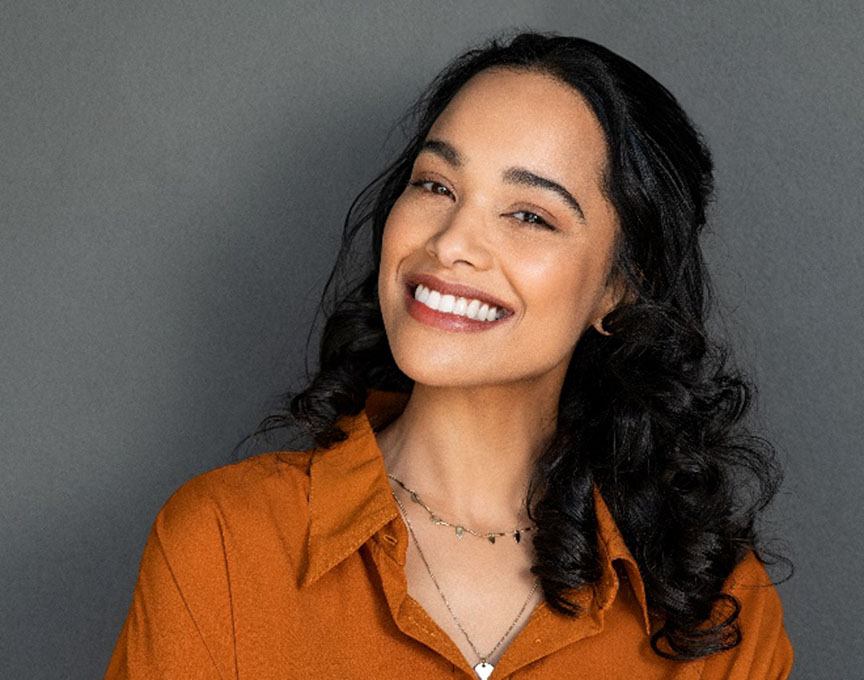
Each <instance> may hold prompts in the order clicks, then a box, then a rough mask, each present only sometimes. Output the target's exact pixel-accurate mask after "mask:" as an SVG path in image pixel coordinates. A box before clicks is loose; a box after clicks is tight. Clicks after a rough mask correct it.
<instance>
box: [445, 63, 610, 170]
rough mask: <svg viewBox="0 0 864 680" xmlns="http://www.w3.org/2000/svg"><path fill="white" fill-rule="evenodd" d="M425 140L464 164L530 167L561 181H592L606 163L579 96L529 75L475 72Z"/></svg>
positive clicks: (597, 130)
mask: <svg viewBox="0 0 864 680" xmlns="http://www.w3.org/2000/svg"><path fill="white" fill-rule="evenodd" d="M428 136H429V137H434V138H441V139H444V140H445V141H448V142H450V143H451V144H453V145H454V146H455V147H456V148H457V149H458V150H459V151H460V152H461V153H462V155H463V156H464V157H465V159H466V162H467V163H471V162H472V161H473V160H476V161H478V162H481V163H483V164H492V165H496V166H498V165H501V166H503V165H510V164H513V163H516V162H518V163H521V164H523V165H524V164H526V163H530V164H531V165H532V166H533V167H536V168H542V169H545V170H547V171H549V172H552V173H554V174H555V175H557V176H558V177H561V178H565V177H572V178H581V179H583V180H584V179H588V178H589V177H593V178H598V177H599V176H600V175H601V174H602V171H603V167H604V165H605V159H606V141H605V138H604V134H603V129H602V128H601V126H600V123H599V121H598V120H597V118H596V116H595V115H594V113H593V112H592V111H591V108H590V106H589V105H588V104H587V102H586V101H585V99H584V97H583V96H582V95H581V94H580V93H579V91H578V90H576V89H574V88H573V87H571V86H570V85H568V84H566V83H563V82H561V81H560V80H558V79H557V78H554V77H553V76H550V75H548V74H543V73H538V72H533V71H524V70H511V69H501V68H495V69H487V70H485V71H481V72H480V73H478V74H477V75H475V76H473V77H472V78H471V79H470V80H469V81H468V82H467V83H466V84H465V85H463V86H462V88H461V89H460V90H459V91H458V92H457V93H456V96H455V97H454V98H453V99H452V100H451V101H450V103H449V104H448V105H447V107H446V108H445V109H444V111H443V112H442V113H441V114H440V115H439V116H438V118H437V119H436V120H435V123H434V124H433V125H432V128H431V130H430V132H429V135H428Z"/></svg>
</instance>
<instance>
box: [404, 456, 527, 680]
mask: <svg viewBox="0 0 864 680" xmlns="http://www.w3.org/2000/svg"><path fill="white" fill-rule="evenodd" d="M387 476H388V477H389V478H390V479H392V480H393V481H394V482H396V483H397V484H399V486H401V487H402V488H403V489H405V491H407V492H408V495H409V496H410V498H411V500H412V501H414V502H415V503H417V504H418V505H420V506H422V507H423V508H424V509H425V510H426V512H428V513H429V518H430V520H431V521H432V523H433V524H436V525H438V526H447V527H452V528H453V529H454V531H455V533H456V538H458V539H461V538H462V537H463V536H464V535H465V534H466V533H468V534H471V535H472V536H477V537H478V538H483V539H485V540H488V541H489V542H490V543H495V538H496V537H500V536H508V535H510V536H513V540H515V541H516V542H517V543H519V542H520V541H521V539H522V533H524V532H526V531H530V530H531V529H533V528H534V527H523V528H521V529H513V530H511V531H491V532H479V531H473V530H472V529H469V528H468V527H466V526H464V525H462V524H452V523H450V522H447V521H445V520H443V519H441V518H440V517H439V516H438V515H437V514H436V513H434V512H433V511H432V510H431V509H430V508H429V506H428V505H426V504H425V503H424V502H423V501H422V500H421V499H420V495H419V494H418V493H417V492H416V491H414V490H413V489H409V488H408V487H407V486H405V484H403V483H402V482H401V481H400V480H398V479H396V477H394V476H393V475H391V474H389V473H388V475H387ZM391 493H392V494H393V498H394V499H395V500H396V504H397V505H398V506H399V510H400V511H401V512H402V517H403V519H404V520H405V524H406V526H407V527H408V533H409V534H410V536H411V538H412V539H413V541H414V545H416V546H417V552H418V554H419V555H420V560H421V561H422V562H423V566H424V567H426V571H427V572H428V573H429V578H431V579H432V583H433V584H434V585H435V589H436V590H437V591H438V594H439V595H440V596H441V599H442V600H443V602H444V606H445V607H447V611H448V612H450V616H451V617H452V618H453V621H454V623H455V624H456V626H457V627H458V628H459V630H460V631H462V635H464V636H465V640H466V641H467V642H468V645H469V646H470V647H471V650H472V651H473V652H474V654H476V655H477V658H478V659H480V661H479V662H478V663H477V664H475V665H474V672H475V673H476V674H477V677H478V678H480V680H487V678H488V677H489V676H490V675H491V674H492V671H493V670H495V666H494V665H493V664H491V663H489V658H490V657H491V656H492V655H493V654H494V653H495V651H496V650H497V649H498V647H500V646H501V643H503V642H504V640H506V639H507V636H508V635H509V634H510V632H511V631H512V630H513V628H514V627H515V626H516V623H517V622H518V621H519V619H520V618H521V617H522V614H523V613H524V612H525V608H526V607H527V606H528V603H529V602H530V601H531V598H532V597H533V596H534V593H535V592H536V591H537V586H538V585H539V583H540V582H539V581H538V580H537V579H536V578H535V579H534V585H533V586H532V587H531V592H530V593H528V597H527V598H526V599H525V602H524V603H523V604H522V607H521V608H520V609H519V613H518V614H516V618H515V619H513V622H512V623H511V624H510V627H509V628H507V630H506V632H505V633H504V635H502V636H501V639H500V640H498V642H497V643H496V644H495V646H494V647H493V648H492V649H491V650H490V651H489V652H488V653H487V654H481V653H480V652H479V651H477V647H476V645H475V644H474V642H473V641H472V640H471V638H470V637H469V635H468V633H467V632H466V630H465V628H464V627H463V626H462V623H461V622H460V621H459V619H458V618H457V616H456V614H455V613H454V612H453V608H452V607H451V606H450V602H449V601H448V600H447V596H446V595H444V591H442V590H441V586H440V585H438V579H437V578H435V574H434V573H433V572H432V568H431V567H430V566H429V562H428V561H427V560H426V555H425V554H424V553H423V549H422V548H421V547H420V543H419V541H418V540H417V535H416V534H415V533H414V527H413V526H412V524H411V520H409V519H408V513H407V512H406V511H405V506H404V505H402V501H401V500H399V496H397V495H396V492H394V491H392V490H391Z"/></svg>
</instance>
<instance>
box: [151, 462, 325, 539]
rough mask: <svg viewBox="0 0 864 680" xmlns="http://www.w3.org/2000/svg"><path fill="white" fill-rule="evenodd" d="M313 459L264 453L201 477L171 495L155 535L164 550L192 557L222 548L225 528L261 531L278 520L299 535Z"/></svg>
mask: <svg viewBox="0 0 864 680" xmlns="http://www.w3.org/2000/svg"><path fill="white" fill-rule="evenodd" d="M311 455H312V453H311V452H305V451H280V452H271V453H265V454H260V455H257V456H253V457H251V458H247V459H245V460H242V461H239V462H236V463H230V464H228V465H224V466H222V467H218V468H215V469H212V470H209V471H207V472H204V473H202V474H199V475H197V476H195V477H193V478H191V479H189V480H188V481H186V482H185V483H183V484H182V485H181V486H180V487H178V488H177V489H176V490H175V491H174V492H173V493H172V494H171V495H170V496H169V497H168V499H167V500H166V501H165V503H164V504H163V505H162V507H161V508H160V510H159V512H158V513H157V515H156V519H155V520H154V523H153V529H152V531H153V533H154V534H155V535H156V537H157V538H158V540H159V542H160V544H161V545H162V547H163V548H164V549H165V551H166V552H173V553H175V554H178V553H179V554H189V553H192V554H193V556H194V554H195V553H199V552H200V551H201V550H206V548H207V547H208V546H209V545H211V544H214V543H216V542H218V543H221V544H223V546H222V547H223V548H224V541H225V532H226V530H228V531H230V533H231V534H232V535H235V536H240V535H242V534H244V533H246V532H248V531H250V530H255V531H261V530H262V529H266V525H267V523H268V522H270V523H272V522H273V521H274V520H275V518H277V517H278V518H283V519H284V520H285V523H284V524H285V526H284V528H285V529H287V530H288V532H289V533H298V534H300V533H302V532H303V531H304V530H305V514H306V507H307V499H308V489H309V475H308V470H309V461H310V458H311ZM292 527H293V528H294V529H295V531H291V529H292Z"/></svg>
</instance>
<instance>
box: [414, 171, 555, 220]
mask: <svg viewBox="0 0 864 680" xmlns="http://www.w3.org/2000/svg"><path fill="white" fill-rule="evenodd" d="M408 184H409V185H410V186H412V187H416V188H418V189H421V190H423V191H428V192H429V193H430V194H433V195H435V196H444V194H442V193H438V192H437V191H434V190H431V189H423V185H425V184H433V185H435V186H437V187H442V188H444V189H447V187H445V186H444V185H443V184H441V183H440V182H436V181H434V180H431V179H418V180H414V181H413V182H409V183H408ZM447 191H448V192H449V191H450V190H449V189H447ZM519 214H523V215H533V216H534V217H536V218H537V219H536V220H535V221H533V222H532V221H529V220H527V219H526V220H519V221H520V222H523V223H524V224H527V225H529V226H531V227H537V228H538V229H546V230H549V231H557V229H556V228H555V227H554V226H553V225H551V224H549V222H547V221H546V220H544V219H543V218H542V217H540V215H538V214H537V213H534V212H531V211H530V210H517V211H516V212H514V213H511V215H519ZM517 219H518V218H517Z"/></svg>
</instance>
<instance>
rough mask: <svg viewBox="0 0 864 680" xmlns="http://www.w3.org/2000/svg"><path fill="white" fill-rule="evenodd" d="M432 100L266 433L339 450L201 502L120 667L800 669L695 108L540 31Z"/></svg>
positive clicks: (217, 485) (199, 493)
mask: <svg viewBox="0 0 864 680" xmlns="http://www.w3.org/2000/svg"><path fill="white" fill-rule="evenodd" d="M415 111H416V113H417V114H418V115H417V117H416V130H415V133H414V135H413V137H411V139H410V141H409V142H408V144H407V146H406V147H405V149H404V151H403V152H402V153H401V154H400V156H399V157H398V158H397V159H396V160H395V162H394V163H393V164H392V165H391V166H390V167H389V168H387V170H386V171H385V172H384V173H383V174H382V175H381V176H379V177H378V178H377V180H376V181H375V182H373V183H372V184H371V185H370V186H369V187H367V189H366V190H365V191H364V193H363V194H362V195H361V197H360V198H361V200H360V201H359V202H355V205H354V206H352V211H351V213H350V214H349V220H348V222H347V229H346V235H345V242H344V246H343V250H342V252H341V253H340V257H339V261H338V262H337V267H336V270H337V271H340V272H341V271H342V270H343V268H345V267H346V266H347V263H348V262H350V261H352V258H351V257H350V251H351V248H352V244H353V243H354V241H355V237H356V236H357V235H358V234H359V233H360V232H361V231H362V230H363V229H364V228H368V229H370V230H371V245H372V249H371V250H372V253H371V255H369V256H367V257H366V258H365V260H363V259H361V260H360V261H361V263H362V265H361V266H365V270H363V271H361V272H360V273H359V275H357V276H356V278H355V279H354V280H353V281H352V282H351V285H350V286H349V289H348V290H347V292H345V293H344V294H338V293H337V295H336V296H335V302H336V304H335V307H334V309H333V310H332V313H330V314H329V316H328V318H327V322H326V325H325V328H324V332H323V338H322V342H321V354H320V365H319V370H318V372H317V374H316V375H315V376H314V378H313V379H312V380H311V382H310V383H309V385H308V386H307V387H306V388H305V389H304V390H302V391H301V392H299V393H296V394H292V393H289V394H288V395H286V406H287V408H286V410H285V412H284V413H280V414H277V415H275V416H273V417H271V418H269V419H267V420H265V421H264V422H263V423H262V425H261V427H260V428H259V433H260V432H266V431H269V430H271V429H273V428H276V427H282V426H285V425H290V424H299V425H302V426H303V428H304V429H305V431H306V432H308V433H309V434H311V436H312V437H313V438H314V443H315V446H314V447H313V448H312V449H311V450H310V451H282V452H275V453H269V454H264V455H260V456H255V457H253V458H251V459H248V460H246V461H243V462H240V463H236V464H233V465H230V466H226V467H223V468H220V469H218V470H214V471H211V472H209V473H207V474H204V475H202V476H200V477H197V478H195V479H193V480H191V481H190V482H187V483H186V484H184V485H183V486H182V487H181V488H180V489H179V490H178V491H177V492H175V494H174V495H173V496H172V497H171V498H170V499H169V500H168V502H167V503H166V504H165V506H164V507H163V508H162V510H161V511H160V513H159V515H158V516H157V518H156V521H155V523H154V526H153V529H152V531H151V534H150V537H149V539H148V543H147V546H146V548H145V551H144V556H143V558H142V562H141V571H140V575H139V580H138V584H137V586H136V589H135V593H134V598H133V603H132V607H131V609H130V612H129V616H128V618H127V621H126V624H125V626H124V628H123V630H122V632H121V636H120V639H119V641H118V643H117V646H116V648H115V651H114V656H113V658H112V660H111V664H110V667H109V670H108V675H107V677H109V678H124V677H136V678H137V677H141V678H144V677H148V678H149V677H172V678H173V677H177V678H198V677H200V678H210V677H213V678H217V677H224V678H227V677H232V678H256V679H257V678H271V677H272V678H318V677H339V678H370V677H371V678H391V677H392V678H396V677H422V678H436V677H445V676H446V677H451V676H453V675H458V676H462V677H465V676H467V677H480V678H486V677H490V676H491V677H493V678H504V677H511V676H515V677H522V678H598V677H608V678H618V677H634V678H640V679H642V678H702V679H703V680H709V679H713V678H741V679H743V678H748V679H750V680H753V679H754V678H785V677H787V676H788V674H789V672H790V668H791V662H792V650H791V646H790V643H789V640H788V637H787V635H786V633H785V630H784V627H783V620H782V607H781V604H780V601H779V599H778V596H777V593H776V590H775V589H774V587H773V585H772V584H771V581H770V580H769V578H768V576H767V573H766V571H765V569H764V567H763V559H762V557H761V555H762V552H763V551H762V550H761V549H760V547H759V541H758V537H757V534H756V531H755V528H754V522H755V520H756V518H757V516H758V513H759V512H760V511H761V510H762V509H763V508H764V507H765V505H766V504H767V503H768V502H769V501H770V499H771V498H772V496H773V495H774V493H775V492H776V489H777V486H778V484H779V476H780V475H779V470H778V469H777V468H776V465H775V463H774V462H773V451H772V448H771V446H770V445H769V444H768V443H767V442H765V441H764V440H762V439H760V438H758V437H755V436H753V435H750V434H748V432H747V431H746V430H745V429H744V427H743V425H742V422H741V421H742V418H743V416H744V414H745V412H746V411H747V408H748V402H749V394H750V390H749V387H748V383H747V382H746V380H745V379H744V378H743V377H742V376H740V375H738V374H736V373H735V372H734V371H732V370H730V369H728V368H726V367H725V360H724V359H725V354H724V352H723V350H722V348H721V347H720V346H719V345H717V344H716V343H715V342H713V341H711V340H710V339H709V338H708V336H707V334H706V330H705V325H704V323H705V315H706V311H707V302H708V298H707V294H708V292H709V288H708V281H707V278H706V273H705V271H704V269H703V262H702V255H701V251H700V247H699V243H698V234H699V233H700V231H701V229H702V227H703V226H704V224H705V207H706V203H707V201H708V200H709V196H710V194H711V189H712V164H711V160H710V155H709V152H708V150H707V149H706V148H705V146H704V144H703V142H702V141H701V139H700V137H699V135H698V133H697V132H696V131H695V130H694V128H693V126H692V124H691V123H690V121H689V119H688V118H687V116H686V114H685V113H684V112H683V111H682V110H681V108H680V107H679V105H678V104H677V102H676V101H675V99H674V98H673V97H672V95H671V94H669V92H668V91H667V90H666V89H665V88H663V86H662V85H660V84H659V83H657V82H656V81H655V80H654V79H652V78H651V77H650V76H648V75H647V74H646V73H645V72H644V71H642V70H640V69H639V68H638V67H636V66H635V65H633V64H632V63H630V62H628V61H626V60H625V59H623V58H622V57H620V56H617V55H616V54H614V53H612V52H610V51H609V50H607V49H605V48H603V47H601V46H600V45H597V44H595V43H592V42H589V41H587V40H581V39H576V38H568V37H560V36H555V35H552V34H533V33H527V34H522V35H518V36H516V37H515V38H513V39H512V40H492V41H490V42H489V43H488V44H487V45H485V46H484V47H483V48H481V49H476V50H471V51H469V52H467V53H466V54H464V55H462V56H460V57H459V58H457V59H456V60H455V61H454V62H453V63H452V64H451V65H450V66H449V67H448V68H447V69H446V70H445V71H444V72H443V73H442V74H441V75H439V77H438V78H437V79H436V80H435V81H434V82H433V83H432V85H431V87H430V88H429V91H428V93H427V94H426V95H425V96H424V97H423V98H421V100H420V101H419V103H418V105H417V107H416V110H415ZM358 206H359V209H358ZM356 259H357V258H354V260H355V261H356ZM343 276H347V274H344V273H343ZM330 280H331V281H333V280H334V278H333V277H332V276H331V279H330ZM328 288H329V282H328Z"/></svg>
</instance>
